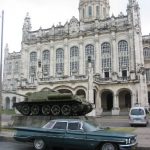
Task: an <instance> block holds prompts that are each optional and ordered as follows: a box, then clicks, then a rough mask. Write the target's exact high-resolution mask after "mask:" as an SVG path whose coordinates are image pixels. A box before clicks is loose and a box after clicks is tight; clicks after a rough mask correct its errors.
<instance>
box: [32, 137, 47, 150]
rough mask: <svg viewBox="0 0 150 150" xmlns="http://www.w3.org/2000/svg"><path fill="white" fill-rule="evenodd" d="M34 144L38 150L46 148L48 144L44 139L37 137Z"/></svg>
mask: <svg viewBox="0 0 150 150" xmlns="http://www.w3.org/2000/svg"><path fill="white" fill-rule="evenodd" d="M33 146H34V148H35V149H36V150H45V149H46V144H45V142H44V141H43V140H42V139H35V140H34V142H33Z"/></svg>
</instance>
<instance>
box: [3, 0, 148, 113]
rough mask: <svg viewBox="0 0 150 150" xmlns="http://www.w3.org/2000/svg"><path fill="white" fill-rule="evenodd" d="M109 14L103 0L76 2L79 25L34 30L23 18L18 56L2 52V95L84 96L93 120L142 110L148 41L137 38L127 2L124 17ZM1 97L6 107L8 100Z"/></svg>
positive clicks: (132, 0)
mask: <svg viewBox="0 0 150 150" xmlns="http://www.w3.org/2000/svg"><path fill="white" fill-rule="evenodd" d="M109 9H110V5H109V0H80V2H79V20H78V19H76V18H75V17H72V18H71V20H70V21H69V22H66V23H65V24H64V25H61V24H59V25H57V26H52V27H51V28H48V29H42V28H40V29H39V30H36V31H32V30H31V22H30V17H29V15H28V14H27V16H26V17H25V19H24V25H23V29H22V32H23V33H22V47H21V51H20V52H19V53H15V52H14V53H9V51H8V47H6V49H5V64H4V65H5V66H4V84H3V85H4V86H3V89H4V91H5V92H6V91H7V92H8V91H12V90H13V87H15V92H17V93H19V94H26V93H28V92H35V91H41V90H48V89H53V90H57V91H60V92H71V93H73V94H77V95H84V97H85V98H86V100H87V101H89V102H90V103H92V104H93V106H94V108H95V109H94V111H93V115H101V114H102V113H106V112H107V113H111V114H112V115H116V114H121V113H122V112H126V111H127V110H128V109H129V108H130V107H131V106H133V105H134V104H135V103H140V104H141V105H142V106H146V107H148V105H149V103H150V84H149V83H150V36H149V35H148V36H143V37H142V33H141V22H140V9H139V5H138V3H137V1H136V0H128V5H127V14H126V15H124V14H123V13H120V14H119V15H118V16H117V17H115V16H110V13H109ZM16 68H17V69H16ZM16 71H17V72H16ZM148 91H149V92H148ZM148 93H149V94H148ZM3 95H4V96H3V105H4V108H7V107H6V106H7V105H9V100H10V101H11V98H10V99H9V100H7V99H8V94H3ZM148 95H149V96H148ZM148 97H149V99H148ZM20 100H21V99H18V98H16V101H20ZM10 108H11V107H10Z"/></svg>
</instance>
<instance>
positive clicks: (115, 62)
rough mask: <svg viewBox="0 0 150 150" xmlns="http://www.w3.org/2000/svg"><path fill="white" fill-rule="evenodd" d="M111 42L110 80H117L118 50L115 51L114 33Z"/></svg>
mask: <svg viewBox="0 0 150 150" xmlns="http://www.w3.org/2000/svg"><path fill="white" fill-rule="evenodd" d="M111 36H112V37H111V38H112V39H111V40H112V41H111V42H112V44H111V45H112V48H111V52H112V55H111V56H112V57H111V58H112V78H113V80H117V72H118V71H119V68H118V65H119V63H118V50H117V47H116V34H115V32H112V34H111Z"/></svg>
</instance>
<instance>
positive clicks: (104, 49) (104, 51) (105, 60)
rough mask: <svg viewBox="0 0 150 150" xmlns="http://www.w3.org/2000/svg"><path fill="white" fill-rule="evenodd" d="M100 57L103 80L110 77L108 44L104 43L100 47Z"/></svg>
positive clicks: (109, 49)
mask: <svg viewBox="0 0 150 150" xmlns="http://www.w3.org/2000/svg"><path fill="white" fill-rule="evenodd" d="M101 56H102V72H103V73H104V77H105V78H109V77H110V72H111V66H112V64H111V47H110V43H108V42H104V43H102V45H101Z"/></svg>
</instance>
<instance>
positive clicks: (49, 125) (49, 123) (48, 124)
mask: <svg viewBox="0 0 150 150" xmlns="http://www.w3.org/2000/svg"><path fill="white" fill-rule="evenodd" d="M54 123H55V121H49V122H48V123H47V124H46V125H44V126H43V127H42V128H48V129H51V128H52V127H53V125H54Z"/></svg>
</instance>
